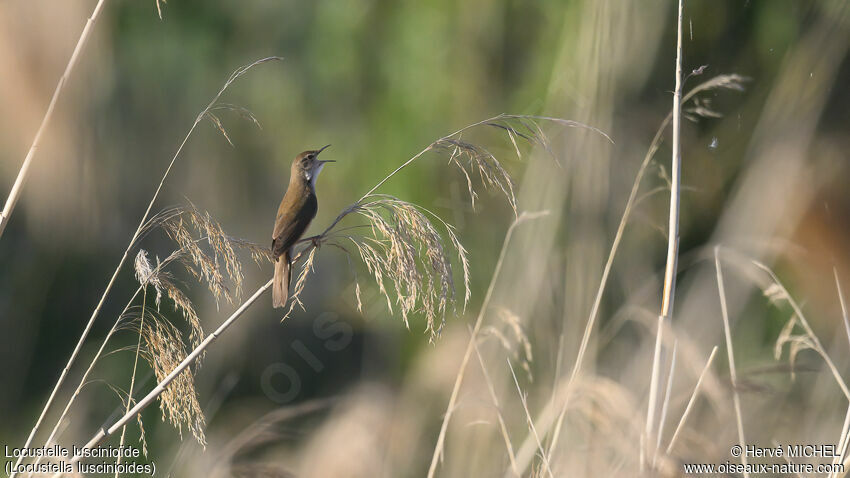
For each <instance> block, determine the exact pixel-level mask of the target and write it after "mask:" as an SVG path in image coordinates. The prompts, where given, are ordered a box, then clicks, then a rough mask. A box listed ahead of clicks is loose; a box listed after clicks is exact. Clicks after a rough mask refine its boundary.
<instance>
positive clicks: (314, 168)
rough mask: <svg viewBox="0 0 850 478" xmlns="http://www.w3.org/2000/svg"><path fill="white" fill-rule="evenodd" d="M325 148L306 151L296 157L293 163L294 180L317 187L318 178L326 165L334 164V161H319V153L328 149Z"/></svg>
mask: <svg viewBox="0 0 850 478" xmlns="http://www.w3.org/2000/svg"><path fill="white" fill-rule="evenodd" d="M328 146H330V145H327V146H324V147H322V148H321V149H316V150H311V151H304V152H303V153H301V154H299V155H298V156H296V157H295V160H294V161H292V179H296V178H297V179H299V180H302V181H307V182H308V183H310V187H313V188H315V187H316V178H318V177H319V173H320V172H322V168H323V167H324V166H325V164H326V163H334V162H335V161H333V160H327V161H322V160H320V159H319V153H321V152H322V151H324V150H325V149H327V148H328Z"/></svg>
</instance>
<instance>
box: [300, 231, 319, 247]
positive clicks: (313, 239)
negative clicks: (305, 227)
mask: <svg viewBox="0 0 850 478" xmlns="http://www.w3.org/2000/svg"><path fill="white" fill-rule="evenodd" d="M307 241H309V242H310V243H311V244H313V247H315V248H316V249H318V248H319V246H321V245H322V235H321V234H319V235H317V236H310V237H305V238H304V239H301V240H300V241H298V242H307Z"/></svg>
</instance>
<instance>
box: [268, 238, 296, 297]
mask: <svg viewBox="0 0 850 478" xmlns="http://www.w3.org/2000/svg"><path fill="white" fill-rule="evenodd" d="M291 261H292V258H291V257H290V255H289V251H288V250H287V251H285V252H284V253H283V254H281V255H280V257H278V258H277V261H276V262H275V263H274V285H273V286H272V305H274V307H275V308H277V307H283V306H285V305H286V300H287V299H289V283H290V282H291V281H292V268H291Z"/></svg>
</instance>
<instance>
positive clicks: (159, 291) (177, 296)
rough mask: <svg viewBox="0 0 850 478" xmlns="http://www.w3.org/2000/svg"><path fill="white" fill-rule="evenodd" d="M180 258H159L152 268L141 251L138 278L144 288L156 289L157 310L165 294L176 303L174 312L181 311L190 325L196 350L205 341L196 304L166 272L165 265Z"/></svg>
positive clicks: (191, 342)
mask: <svg viewBox="0 0 850 478" xmlns="http://www.w3.org/2000/svg"><path fill="white" fill-rule="evenodd" d="M176 257H179V254H172V256H171V257H169V259H168V260H166V261H165V262H161V261H160V260H159V258H157V266H156V267H152V266H151V263H150V261H149V260H148V257H147V251H145V250H144V249H141V250H139V253H138V254H137V255H136V261H135V266H136V278H137V279H138V280H139V283H140V284H141V285H142V287H146V286H148V285H150V286H152V287H153V288H154V291H155V292H156V299H155V303H156V308H157V311H159V307H160V304H161V301H162V296H163V293H164V294H165V295H166V296H167V297H168V298H169V299H171V301H172V302H173V303H174V310H179V311H180V312H181V313H182V314H183V318H184V319H186V323H188V324H189V344H191V346H192V347H193V348H194V347H196V346H197V345H198V344H200V343H201V341H202V340H204V329H203V327H202V326H201V319H200V317H198V313H197V311H196V310H195V306H194V304H192V301H191V300H190V299H189V297H188V296H186V294H185V293H184V292H183V291H182V290H181V289H180V288H179V287H178V286H177V285H176V284H175V281H174V278H173V276H172V275H171V274H170V273H169V272H168V271H166V270H164V268H163V267H164V265H165V264H167V263H169V262H171V261H172V260H174V259H175V258H176Z"/></svg>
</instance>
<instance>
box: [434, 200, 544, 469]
mask: <svg viewBox="0 0 850 478" xmlns="http://www.w3.org/2000/svg"><path fill="white" fill-rule="evenodd" d="M545 214H546V213H545V212H543V213H539V212H538V213H535V214H528V213H522V214H521V215H520V216H519V217H518V218H517V219H515V220H514V222H513V223H512V224H511V225H510V227H509V228H508V232H507V233H506V234H505V240H504V241H503V242H502V250H501V252H499V259H498V261H496V268H495V269H494V271H493V276H492V278H491V279H490V285H489V286H488V287H487V293H486V294H485V295H484V301H483V302H482V303H481V309H479V311H478V317H476V319H475V326H474V327H473V328H472V334H471V335H470V337H469V342H468V343H467V344H466V351H465V352H464V354H463V360H462V361H461V363H460V370H458V373H457V376H456V377H455V383H454V387H453V388H452V394H451V396H450V397H449V403H448V405H447V406H446V413H445V415H444V416H443V423H442V425H441V426H440V434H439V436H438V437H437V444H436V445H435V446H434V454H433V456H432V457H431V466H430V467H429V468H428V478H433V477H434V473H436V471H437V462H439V461H440V458H441V457H442V454H443V445H444V443H445V440H446V430H447V429H448V427H449V420H451V417H452V412H453V411H454V408H455V403H456V402H457V397H458V394H459V393H460V386H461V385H462V384H463V377H464V373H465V372H466V365H467V363H468V362H469V357H470V356H471V355H472V351H473V350H474V349H475V341H476V340H477V337H478V331H479V330H481V323H482V322H483V321H484V314H485V313H486V311H487V308H488V307H489V305H490V299H491V298H492V297H493V290H494V289H495V288H496V280H497V279H498V278H499V274H500V272H501V271H502V264H503V263H504V262H505V256H506V255H507V251H508V245H509V244H510V242H511V238H512V237H513V234H514V229H516V227H517V226H518V225H519V224H521V223H522V222H525V221H526V220H529V219H536V218H538V217H541V216H543V215H545Z"/></svg>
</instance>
